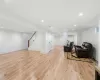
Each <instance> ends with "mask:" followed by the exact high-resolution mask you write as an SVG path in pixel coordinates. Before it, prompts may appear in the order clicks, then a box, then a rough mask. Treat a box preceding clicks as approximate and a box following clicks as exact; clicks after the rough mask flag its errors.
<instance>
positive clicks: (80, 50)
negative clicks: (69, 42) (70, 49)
mask: <svg viewBox="0 0 100 80" xmlns="http://www.w3.org/2000/svg"><path fill="white" fill-rule="evenodd" d="M74 47H75V52H76V55H77V57H79V58H91V54H92V44H91V43H88V42H83V44H82V46H78V45H75V46H74Z"/></svg>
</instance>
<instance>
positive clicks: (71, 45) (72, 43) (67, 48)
mask: <svg viewBox="0 0 100 80" xmlns="http://www.w3.org/2000/svg"><path fill="white" fill-rule="evenodd" d="M73 45H74V42H70V43H69V44H67V45H66V46H64V52H71V51H72V48H73Z"/></svg>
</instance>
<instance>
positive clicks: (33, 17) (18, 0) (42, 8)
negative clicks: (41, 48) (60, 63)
mask: <svg viewBox="0 0 100 80" xmlns="http://www.w3.org/2000/svg"><path fill="white" fill-rule="evenodd" d="M80 12H82V13H83V16H81V17H79V16H78V15H79V13H80ZM99 14H100V0H0V24H1V25H2V26H4V28H7V29H13V30H18V31H23V32H31V31H34V30H43V29H44V30H50V28H49V26H52V29H51V30H52V32H57V31H59V32H60V31H61V32H62V31H66V30H71V29H82V28H83V27H85V28H87V27H93V26H97V25H98V19H99V18H98V17H99ZM41 20H44V22H43V23H42V22H41ZM73 25H77V26H73Z"/></svg>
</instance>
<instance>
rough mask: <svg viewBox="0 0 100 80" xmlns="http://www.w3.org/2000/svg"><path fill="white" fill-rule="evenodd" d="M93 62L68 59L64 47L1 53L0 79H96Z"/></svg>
mask: <svg viewBox="0 0 100 80" xmlns="http://www.w3.org/2000/svg"><path fill="white" fill-rule="evenodd" d="M94 75H95V74H94V65H93V64H92V63H87V62H81V61H73V60H68V59H66V58H65V57H64V52H63V48H62V47H55V49H54V50H53V51H51V52H50V54H47V55H46V54H41V53H39V52H37V51H27V50H23V51H17V52H12V53H9V54H3V55H0V80H94Z"/></svg>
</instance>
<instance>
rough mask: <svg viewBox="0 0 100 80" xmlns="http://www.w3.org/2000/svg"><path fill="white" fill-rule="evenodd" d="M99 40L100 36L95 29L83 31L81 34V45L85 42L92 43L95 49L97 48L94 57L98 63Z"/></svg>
mask: <svg viewBox="0 0 100 80" xmlns="http://www.w3.org/2000/svg"><path fill="white" fill-rule="evenodd" d="M98 39H99V34H98V33H97V32H96V31H95V27H94V28H89V29H87V30H85V31H83V32H82V34H81V44H82V43H83V42H90V43H91V44H92V45H93V47H94V48H95V51H94V57H95V59H96V60H97V61H98V54H99V52H98V51H99V47H98V44H99V42H98Z"/></svg>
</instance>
